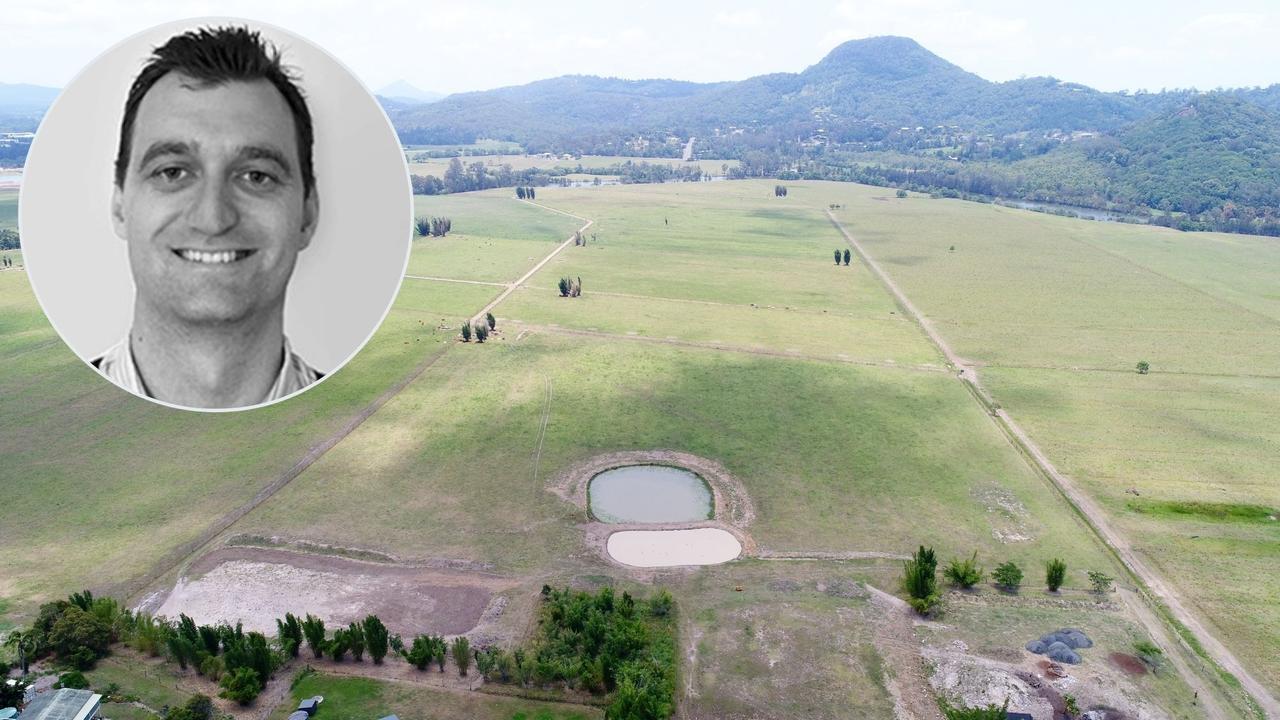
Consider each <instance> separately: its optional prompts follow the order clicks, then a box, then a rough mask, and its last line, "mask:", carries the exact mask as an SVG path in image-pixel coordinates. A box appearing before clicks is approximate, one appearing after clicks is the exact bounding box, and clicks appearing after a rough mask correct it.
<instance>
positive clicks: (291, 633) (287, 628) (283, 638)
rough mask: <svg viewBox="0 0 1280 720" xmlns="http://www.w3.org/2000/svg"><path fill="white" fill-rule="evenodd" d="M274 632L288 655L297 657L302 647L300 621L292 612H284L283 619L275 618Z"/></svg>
mask: <svg viewBox="0 0 1280 720" xmlns="http://www.w3.org/2000/svg"><path fill="white" fill-rule="evenodd" d="M276 631H277V632H276V634H277V635H279V637H280V645H281V646H282V647H283V648H284V651H285V653H287V654H288V655H289V656H290V657H298V650H300V649H301V648H302V622H301V621H299V620H298V617H297V616H296V615H294V614H293V613H285V614H284V619H283V620H280V619H277V620H276Z"/></svg>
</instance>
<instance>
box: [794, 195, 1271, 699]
mask: <svg viewBox="0 0 1280 720" xmlns="http://www.w3.org/2000/svg"><path fill="white" fill-rule="evenodd" d="M806 192H812V193H814V194H818V195H821V196H822V197H823V198H828V197H829V198H831V199H832V200H831V201H832V202H843V203H845V204H846V207H845V209H844V210H841V211H839V212H840V215H841V217H842V219H843V221H844V222H845V223H846V226H847V227H848V228H849V229H850V230H851V231H852V232H853V233H854V234H855V235H856V236H857V237H858V238H859V240H860V241H862V242H863V243H864V244H865V246H866V247H867V248H868V251H869V252H871V253H872V254H873V256H874V257H875V258H876V259H877V260H878V261H879V262H880V263H881V264H882V266H883V267H884V269H885V270H886V271H887V272H888V273H889V274H890V275H891V276H892V277H893V278H894V279H895V280H896V281H897V282H898V283H899V285H900V286H901V287H902V288H903V290H904V291H905V292H906V294H907V295H908V296H909V297H910V298H912V301H913V302H914V303H915V304H916V305H917V306H918V307H919V308H920V309H921V311H922V312H924V313H925V314H926V315H927V316H929V318H930V319H931V320H932V321H933V322H934V323H935V324H936V326H937V327H938V329H939V330H940V331H941V333H942V334H943V336H944V337H946V338H947V339H948V340H949V341H950V342H951V343H953V346H954V347H955V349H956V351H957V352H958V353H959V354H960V355H962V356H964V357H966V358H969V359H971V360H974V361H976V362H978V363H981V364H983V366H984V367H982V369H981V370H980V377H981V378H983V380H984V382H985V383H986V384H987V385H988V387H989V388H990V390H991V393H992V395H993V397H994V398H995V399H996V400H997V401H998V402H1000V403H1001V404H1002V405H1003V406H1004V407H1005V408H1006V409H1008V410H1009V411H1010V413H1012V415H1013V416H1014V417H1015V418H1016V419H1018V420H1019V422H1021V423H1022V424H1023V425H1024V427H1025V428H1026V429H1027V430H1028V432H1029V433H1030V434H1031V436H1032V438H1034V439H1035V440H1036V442H1038V443H1039V444H1040V445H1041V446H1042V447H1043V448H1044V450H1045V451H1046V452H1047V453H1048V454H1049V457H1050V458H1051V459H1052V460H1053V461H1054V462H1055V463H1056V464H1057V465H1058V466H1059V467H1060V469H1062V470H1064V471H1066V472H1067V473H1068V474H1070V475H1071V476H1072V477H1073V478H1074V479H1075V480H1076V481H1078V482H1079V483H1081V484H1082V485H1083V487H1085V488H1086V489H1087V490H1088V491H1089V492H1090V493H1092V494H1093V496H1094V497H1096V498H1097V499H1098V500H1099V501H1101V502H1102V503H1103V505H1104V506H1105V507H1106V508H1107V509H1108V511H1109V512H1110V514H1111V516H1112V517H1113V518H1114V520H1115V521H1116V522H1117V523H1118V524H1119V527H1120V528H1121V529H1122V530H1123V531H1124V532H1125V534H1126V535H1127V536H1128V537H1129V538H1131V540H1132V544H1133V547H1134V548H1135V549H1136V550H1138V551H1139V552H1140V553H1141V554H1142V555H1143V556H1144V557H1145V558H1146V559H1147V560H1149V561H1150V562H1151V563H1152V564H1153V565H1155V566H1156V567H1157V568H1159V569H1160V571H1161V572H1163V573H1164V574H1165V575H1166V576H1167V577H1168V578H1169V579H1171V580H1172V581H1174V583H1175V584H1176V585H1177V586H1178V587H1179V588H1180V589H1181V590H1182V591H1183V593H1184V595H1185V597H1186V598H1187V599H1189V600H1190V601H1191V603H1192V604H1193V606H1194V607H1196V608H1197V609H1198V610H1199V612H1200V616H1201V617H1202V618H1203V619H1204V620H1206V621H1208V622H1209V623H1210V624H1211V625H1213V626H1216V628H1217V629H1218V630H1219V631H1220V632H1221V636H1222V638H1223V639H1224V640H1226V641H1227V643H1228V645H1229V646H1230V647H1231V648H1232V649H1233V650H1234V651H1235V652H1237V653H1238V654H1239V655H1240V656H1241V658H1242V660H1244V661H1245V662H1246V663H1248V664H1249V665H1250V667H1251V668H1253V669H1254V671H1255V672H1256V673H1257V674H1258V675H1259V677H1260V679H1262V680H1263V681H1264V682H1266V683H1268V684H1269V685H1270V686H1271V688H1272V689H1273V690H1278V691H1280V663H1277V661H1276V659H1275V654H1274V649H1275V648H1276V647H1277V646H1280V605H1278V604H1277V603H1275V602H1273V601H1271V600H1269V598H1276V597H1280V580H1278V579H1277V575H1276V574H1275V572H1273V566H1274V565H1275V560H1276V558H1277V557H1280V522H1276V521H1270V520H1265V519H1264V520H1261V521H1256V522H1253V521H1240V520H1237V519H1231V518H1230V517H1227V518H1215V517H1213V516H1212V515H1213V513H1212V512H1209V514H1208V516H1205V515H1203V514H1201V515H1196V514H1194V513H1190V514H1188V513H1181V514H1170V513H1163V514H1161V513H1157V514H1152V513H1151V512H1147V511H1144V510H1143V504H1142V503H1145V502H1153V503H1162V502H1173V503H1184V502H1201V503H1208V504H1209V505H1210V506H1214V505H1217V504H1228V505H1230V504H1246V505H1255V506H1260V507H1262V508H1266V509H1269V510H1270V511H1271V512H1270V514H1271V515H1274V514H1275V513H1276V512H1277V511H1280V485H1277V484H1276V483H1275V482H1274V477H1273V476H1274V472H1273V470H1274V467H1275V464H1276V459H1277V457H1278V451H1277V449H1278V448H1280V424H1277V422H1276V418H1277V417H1280V372H1277V368H1280V295H1277V294H1276V288H1277V287H1280V244H1278V243H1276V242H1274V241H1273V240H1272V239H1270V238H1257V237H1249V236H1239V235H1216V234H1207V233H1190V234H1184V233H1178V232H1175V231H1172V230H1165V229H1160V228H1151V227H1139V226H1128V225H1114V224H1109V223H1096V222H1081V221H1075V220H1069V219H1064V218H1058V217H1053V216H1048V215H1043V214H1038V213H1031V212H1024V211H1019V210H1012V209H1009V208H1002V207H996V206H987V205H977V204H971V203H963V202H958V201H935V200H927V199H924V198H920V197H912V198H910V199H907V200H898V199H895V198H889V199H883V200H882V199H880V198H887V197H888V196H890V195H891V193H890V192H888V191H885V190H880V189H871V188H862V189H857V188H848V189H845V188H840V191H839V192H836V191H835V190H834V189H832V188H830V187H827V186H814V187H813V188H812V189H810V190H806V189H804V188H795V189H793V190H792V193H791V194H792V196H794V197H797V198H803V197H805V193H806ZM952 245H954V246H955V250H954V251H951V250H950V249H949V248H950V247H951V246H952ZM1139 360H1146V361H1148V362H1150V364H1151V368H1152V371H1151V374H1150V375H1138V374H1137V373H1136V372H1134V365H1135V363H1137V361H1139ZM1131 490H1132V491H1136V492H1138V493H1140V495H1139V496H1135V495H1134V494H1133V493H1132V492H1130V491H1131ZM1139 498H1141V502H1139ZM1263 517H1264V518H1265V517H1266V516H1265V515H1264V516H1263Z"/></svg>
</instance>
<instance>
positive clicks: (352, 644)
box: [347, 623, 365, 662]
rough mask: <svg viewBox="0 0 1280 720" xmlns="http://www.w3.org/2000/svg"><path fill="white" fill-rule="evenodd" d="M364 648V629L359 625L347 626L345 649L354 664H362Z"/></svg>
mask: <svg viewBox="0 0 1280 720" xmlns="http://www.w3.org/2000/svg"><path fill="white" fill-rule="evenodd" d="M364 646H365V641H364V628H362V627H360V623H351V624H350V625H348V626H347V649H348V650H350V651H351V657H352V658H354V659H355V661H356V662H364Z"/></svg>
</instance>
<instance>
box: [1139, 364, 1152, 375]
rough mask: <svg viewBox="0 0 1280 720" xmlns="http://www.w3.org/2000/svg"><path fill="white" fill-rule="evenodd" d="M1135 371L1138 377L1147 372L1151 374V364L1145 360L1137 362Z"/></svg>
mask: <svg viewBox="0 0 1280 720" xmlns="http://www.w3.org/2000/svg"><path fill="white" fill-rule="evenodd" d="M1137 370H1138V374H1139V375H1146V374H1147V373H1148V372H1151V363H1149V362H1147V361H1146V360H1139V361H1138V365H1137Z"/></svg>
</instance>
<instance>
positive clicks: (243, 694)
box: [218, 667, 262, 705]
mask: <svg viewBox="0 0 1280 720" xmlns="http://www.w3.org/2000/svg"><path fill="white" fill-rule="evenodd" d="M218 684H219V685H221V686H222V692H221V693H219V694H220V695H221V696H222V697H224V698H226V699H228V700H234V701H235V702H238V703H240V704H241V705H248V704H249V703H251V702H253V699H254V698H256V697H258V693H260V692H262V681H261V680H259V679H258V673H256V672H254V671H253V668H247V667H241V668H236V669H235V670H234V671H233V672H229V673H227V674H226V675H223V676H222V681H221V682H220V683H218Z"/></svg>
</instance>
